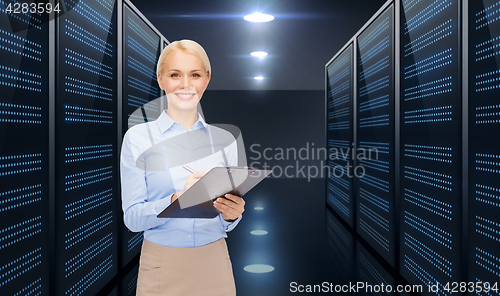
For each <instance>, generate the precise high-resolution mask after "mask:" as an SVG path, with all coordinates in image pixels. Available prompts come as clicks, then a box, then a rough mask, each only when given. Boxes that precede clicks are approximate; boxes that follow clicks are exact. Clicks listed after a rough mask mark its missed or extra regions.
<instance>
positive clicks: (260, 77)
mask: <svg viewBox="0 0 500 296" xmlns="http://www.w3.org/2000/svg"><path fill="white" fill-rule="evenodd" d="M253 79H255V80H263V79H264V77H262V76H256V77H254V78H253Z"/></svg>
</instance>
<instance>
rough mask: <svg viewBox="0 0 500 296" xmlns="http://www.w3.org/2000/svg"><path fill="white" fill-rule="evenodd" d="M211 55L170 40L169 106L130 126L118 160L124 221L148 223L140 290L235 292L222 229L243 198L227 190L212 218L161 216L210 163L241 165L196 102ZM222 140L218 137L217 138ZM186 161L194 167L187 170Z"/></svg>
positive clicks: (165, 84) (163, 84) (236, 217)
mask: <svg viewBox="0 0 500 296" xmlns="http://www.w3.org/2000/svg"><path fill="white" fill-rule="evenodd" d="M210 76H211V68H210V62H209V60H208V56H207V54H206V53H205V50H204V49H203V48H202V47H201V46H200V45H199V44H198V43H196V42H194V41H191V40H181V41H175V42H172V43H171V44H170V45H168V46H167V47H166V48H165V49H164V50H163V52H162V54H161V55H160V58H159V60H158V66H157V78H158V84H159V86H160V88H161V89H163V90H164V91H165V92H166V94H167V99H168V108H167V109H166V110H164V111H163V112H162V113H161V115H160V116H159V117H158V119H157V120H156V121H152V122H148V123H144V124H139V125H136V126H134V127H132V128H130V129H129V130H128V131H127V133H126V134H125V136H124V140H123V144H122V152H121V160H120V174H121V184H122V207H123V212H124V222H125V225H126V226H127V227H128V228H129V229H130V230H131V231H144V242H143V245H142V250H141V259H140V264H139V275H138V281H137V295H138V296H146V295H182V296H188V295H196V296H199V295H204V296H207V295H217V296H221V295H236V290H235V284H234V278H233V271H232V267H231V262H230V259H229V255H228V251H227V246H226V242H225V237H227V235H226V232H228V231H231V230H232V229H233V228H234V227H235V226H236V225H237V224H238V222H239V221H240V219H241V215H242V213H243V211H244V206H245V202H244V200H243V199H242V198H241V197H238V196H235V195H231V194H227V195H226V196H225V197H226V198H218V199H217V200H216V201H215V202H214V207H215V208H216V209H218V210H219V211H220V212H221V214H220V215H219V216H217V217H215V218H212V219H198V218H157V215H158V214H159V213H160V212H161V211H162V210H163V209H164V208H165V207H167V206H168V205H169V204H170V203H172V202H173V201H174V200H176V199H177V198H178V197H179V196H180V195H182V193H184V192H185V191H186V190H187V189H188V188H189V187H190V186H192V185H193V184H194V183H195V182H196V181H197V180H198V179H200V178H201V177H202V176H203V175H204V174H205V173H204V172H207V171H208V170H210V169H211V168H212V167H215V166H226V165H237V164H238V163H237V147H236V144H235V142H234V143H233V144H230V145H227V146H225V145H222V146H225V147H222V148H221V147H214V146H217V143H214V142H217V141H214V139H213V138H214V134H219V135H221V134H222V135H223V138H224V137H225V138H228V133H227V132H224V131H221V130H220V129H214V127H213V126H210V125H208V124H207V123H206V122H205V121H204V119H203V118H202V116H201V115H200V114H199V113H198V112H197V105H198V102H199V101H200V99H201V98H202V96H203V93H204V91H205V89H206V88H207V86H208V83H209V81H210ZM219 146H220V145H219ZM181 165H186V166H188V167H190V168H192V169H193V170H195V171H196V172H195V173H190V172H188V171H186V170H184V169H183V168H182V167H181Z"/></svg>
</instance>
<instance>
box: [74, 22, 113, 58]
mask: <svg viewBox="0 0 500 296" xmlns="http://www.w3.org/2000/svg"><path fill="white" fill-rule="evenodd" d="M65 22H66V23H67V24H66V25H65V29H66V32H65V33H66V35H68V36H70V37H72V38H74V39H75V40H76V41H77V42H78V43H80V44H85V45H88V46H90V47H92V48H93V49H95V50H97V51H99V52H101V53H103V54H105V55H107V56H110V57H112V56H113V47H112V45H111V44H109V43H107V42H106V41H105V40H102V39H101V38H99V37H97V36H96V35H94V34H92V33H90V32H89V31H87V30H85V29H84V28H82V27H80V26H78V25H76V24H75V23H73V22H71V21H69V20H68V19H65Z"/></svg>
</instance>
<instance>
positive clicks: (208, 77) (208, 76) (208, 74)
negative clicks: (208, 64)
mask: <svg viewBox="0 0 500 296" xmlns="http://www.w3.org/2000/svg"><path fill="white" fill-rule="evenodd" d="M209 82H210V72H208V71H207V85H205V88H206V87H208V83H209Z"/></svg>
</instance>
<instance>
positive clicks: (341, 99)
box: [328, 94, 350, 108]
mask: <svg viewBox="0 0 500 296" xmlns="http://www.w3.org/2000/svg"><path fill="white" fill-rule="evenodd" d="M349 101H350V95H349V94H347V95H343V96H341V97H339V98H336V99H333V100H331V101H330V102H329V103H328V108H333V107H337V106H339V105H342V104H345V103H349Z"/></svg>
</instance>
